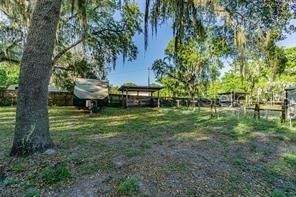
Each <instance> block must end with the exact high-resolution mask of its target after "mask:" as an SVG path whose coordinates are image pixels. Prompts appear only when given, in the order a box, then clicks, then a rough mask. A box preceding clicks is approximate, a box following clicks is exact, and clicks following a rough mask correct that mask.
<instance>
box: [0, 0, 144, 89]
mask: <svg viewBox="0 0 296 197" xmlns="http://www.w3.org/2000/svg"><path fill="white" fill-rule="evenodd" d="M26 2H28V3H24V1H12V0H5V1H4V0H3V1H1V2H0V13H1V15H3V17H2V18H1V20H0V27H1V29H2V30H3V31H1V32H0V62H3V61H7V62H15V63H19V62H20V58H21V56H22V51H23V46H24V43H25V37H26V34H27V32H28V28H29V24H30V16H31V14H32V11H33V9H32V8H33V1H26ZM140 22H141V14H140V11H139V8H138V5H137V4H136V3H132V2H129V1H126V2H125V3H124V4H119V2H118V1H117V0H103V1H99V2H98V1H92V0H90V1H85V0H67V1H63V5H62V10H61V16H60V22H59V26H58V31H57V40H56V47H55V52H54V57H53V74H54V75H55V74H57V75H58V76H57V78H58V79H62V78H65V79H63V80H62V81H63V82H61V83H62V84H65V81H70V79H72V78H75V77H79V76H80V75H79V74H78V75H74V76H72V75H73V73H76V71H77V69H78V68H77V66H76V67H75V66H73V65H74V63H73V61H71V57H73V56H77V55H79V56H80V57H81V59H80V60H79V61H78V62H80V63H81V62H84V63H85V64H86V65H85V66H84V65H81V64H80V65H81V66H82V67H83V68H81V69H86V68H89V69H88V72H92V73H93V75H95V76H96V77H97V78H100V79H105V78H106V75H107V73H108V71H109V70H110V69H111V68H112V66H113V68H114V66H115V62H116V59H117V57H118V56H119V55H122V56H123V59H124V60H125V59H128V60H133V59H135V58H136V55H137V53H138V50H137V47H136V46H135V45H134V43H133V40H132V38H133V36H134V35H135V33H137V32H141V28H140ZM67 61H68V62H67ZM75 64H79V63H77V62H76V63H75ZM74 67H75V68H74ZM90 67H91V68H90ZM61 70H64V72H66V73H62V74H61V72H62V71H61ZM72 83H73V82H72ZM58 85H59V84H58ZM63 86H66V87H68V86H69V84H68V83H66V85H63Z"/></svg>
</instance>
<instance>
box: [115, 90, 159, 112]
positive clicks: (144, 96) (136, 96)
mask: <svg viewBox="0 0 296 197" xmlns="http://www.w3.org/2000/svg"><path fill="white" fill-rule="evenodd" d="M161 89H162V87H151V86H125V85H123V86H121V87H120V88H119V90H120V91H121V101H122V106H123V107H125V108H128V107H136V106H137V107H160V99H159V91H160V90H161ZM155 93H157V95H156V96H155Z"/></svg>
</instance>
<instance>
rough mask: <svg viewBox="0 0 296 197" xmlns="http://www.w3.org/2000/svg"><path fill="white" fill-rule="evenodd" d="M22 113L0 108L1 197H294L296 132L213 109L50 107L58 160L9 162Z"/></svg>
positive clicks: (40, 156)
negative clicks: (96, 110) (96, 111)
mask: <svg viewBox="0 0 296 197" xmlns="http://www.w3.org/2000/svg"><path fill="white" fill-rule="evenodd" d="M14 116H15V108H12V107H1V108H0V166H1V165H2V166H3V165H4V166H5V170H4V174H5V176H3V173H2V178H1V172H0V196H27V197H29V196H39V195H42V196H48V195H50V196H63V195H64V196H85V195H91V194H94V195H95V196H105V195H111V196H121V195H123V196H145V195H146V196H209V195H214V196H239V195H240V196H295V195H296V129H294V130H293V129H290V128H289V127H288V126H286V125H281V124H280V123H279V122H277V121H276V120H274V121H267V120H259V121H256V120H254V119H243V118H240V119H239V118H237V117H236V116H233V115H231V114H220V116H219V118H211V116H210V112H209V111H207V110H206V109H202V111H201V112H198V110H195V111H194V110H190V109H185V108H183V109H176V108H163V109H149V108H134V109H120V108H106V109H104V111H103V112H101V113H100V114H96V115H93V116H90V115H89V114H86V113H84V112H83V111H79V110H76V109H75V108H73V107H53V108H50V125H51V134H52V138H53V140H54V143H55V145H56V148H57V152H56V153H54V154H49V155H46V154H35V155H33V156H30V157H27V158H12V157H9V156H8V153H9V149H10V146H11V144H12V139H13V129H14Z"/></svg>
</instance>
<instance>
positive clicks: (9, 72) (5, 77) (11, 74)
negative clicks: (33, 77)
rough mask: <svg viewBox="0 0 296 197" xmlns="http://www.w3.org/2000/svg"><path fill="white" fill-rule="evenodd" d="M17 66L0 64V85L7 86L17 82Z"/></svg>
mask: <svg viewBox="0 0 296 197" xmlns="http://www.w3.org/2000/svg"><path fill="white" fill-rule="evenodd" d="M18 79H19V66H17V65H10V64H0V87H4V88H6V87H8V86H9V85H14V84H17V83H18Z"/></svg>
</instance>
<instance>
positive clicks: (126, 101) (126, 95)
mask: <svg viewBox="0 0 296 197" xmlns="http://www.w3.org/2000/svg"><path fill="white" fill-rule="evenodd" d="M125 107H126V108H128V90H127V89H126V90H125Z"/></svg>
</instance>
